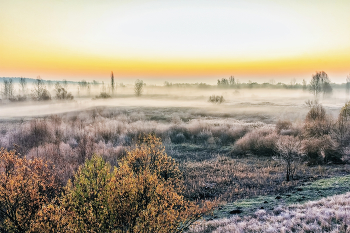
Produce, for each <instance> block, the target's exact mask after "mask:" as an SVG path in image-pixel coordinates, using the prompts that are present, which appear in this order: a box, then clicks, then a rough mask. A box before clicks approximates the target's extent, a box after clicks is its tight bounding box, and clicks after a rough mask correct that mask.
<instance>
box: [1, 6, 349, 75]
mask: <svg viewBox="0 0 350 233" xmlns="http://www.w3.org/2000/svg"><path fill="white" fill-rule="evenodd" d="M0 9H2V10H1V14H0V33H1V36H0V77H9V76H13V77H14V76H16V77H18V76H25V77H30V78H33V77H36V76H37V75H41V76H42V77H43V78H45V79H57V78H61V79H72V80H80V79H84V78H85V79H88V80H89V79H107V78H109V74H110V72H111V71H113V72H114V74H115V76H116V78H124V79H132V80H134V79H135V78H163V79H167V78H168V77H172V78H179V79H181V78H182V79H186V80H187V79H191V78H193V80H196V78H197V79H198V78H200V77H205V78H213V80H215V79H216V78H219V77H226V76H229V75H235V77H237V78H239V79H240V80H248V79H250V80H253V81H257V82H261V81H266V80H269V79H276V80H279V79H281V81H286V80H289V79H290V78H291V77H293V78H296V79H297V80H301V79H303V78H309V77H311V74H312V73H314V72H315V71H319V70H324V71H326V72H327V73H328V74H329V75H330V78H331V80H332V81H335V82H345V78H346V75H347V74H349V73H350V30H349V29H350V14H349V13H348V12H350V1H345V0H335V1H326V0H309V1H302V0H296V1H286V0H285V1H283V0H282V1H277V0H260V1H258V0H247V1H243V0H237V1H227V0H218V1H209V0H208V1H207V0H202V1H184V0H179V1H176V2H174V1H168V0H162V1H145V0H144V1H141V0H133V1H121V0H115V1H112V0H104V1H97V0H96V1H95V0H85V1H83V0H73V1H68V0H32V1H25V0H11V1H0ZM198 81H199V82H200V79H198Z"/></svg>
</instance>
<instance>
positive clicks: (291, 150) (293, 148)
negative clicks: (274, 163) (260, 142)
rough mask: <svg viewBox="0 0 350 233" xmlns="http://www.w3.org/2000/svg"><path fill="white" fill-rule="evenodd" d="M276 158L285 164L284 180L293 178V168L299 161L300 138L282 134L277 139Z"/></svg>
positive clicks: (294, 168)
mask: <svg viewBox="0 0 350 233" xmlns="http://www.w3.org/2000/svg"><path fill="white" fill-rule="evenodd" d="M276 147H277V152H278V155H277V157H276V158H277V159H278V160H280V161H281V162H282V163H283V164H285V169H286V181H290V179H293V176H294V173H295V170H296V168H297V166H298V164H299V163H300V159H301V154H300V152H299V151H300V150H299V149H300V140H298V139H296V138H295V137H293V136H282V137H281V138H280V139H279V140H278V141H277V145H276Z"/></svg>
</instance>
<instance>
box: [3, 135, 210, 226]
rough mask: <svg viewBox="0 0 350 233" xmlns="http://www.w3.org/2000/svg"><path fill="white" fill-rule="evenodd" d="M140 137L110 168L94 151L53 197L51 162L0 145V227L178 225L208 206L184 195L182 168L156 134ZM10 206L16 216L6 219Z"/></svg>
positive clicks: (199, 213)
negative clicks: (1, 209) (2, 208)
mask: <svg viewBox="0 0 350 233" xmlns="http://www.w3.org/2000/svg"><path fill="white" fill-rule="evenodd" d="M142 140H143V141H142V142H141V144H140V145H138V146H137V147H136V148H135V149H134V150H131V151H129V152H128V154H127V156H126V157H124V158H123V159H122V160H121V161H119V163H118V165H119V166H118V167H115V168H114V169H112V168H111V166H110V165H109V164H108V163H106V162H105V161H104V160H103V159H102V158H101V157H99V156H96V155H95V156H93V157H92V159H91V160H87V161H86V162H85V164H84V166H82V167H81V168H80V169H79V170H78V172H77V173H76V175H75V177H74V179H73V181H68V183H67V185H66V187H65V189H64V192H63V193H62V197H61V198H60V199H54V200H51V197H55V196H56V195H57V194H58V190H59V188H58V186H57V185H56V183H55V178H54V176H53V175H52V173H51V171H50V168H52V166H50V165H47V164H45V163H44V162H43V161H41V160H38V159H34V160H26V159H25V158H19V157H18V156H15V154H14V152H7V151H4V150H1V151H0V175H1V180H0V204H2V203H5V202H6V211H7V212H6V213H7V215H8V216H5V221H3V222H1V223H0V227H3V228H5V229H12V230H13V231H16V230H19V231H20V230H22V229H25V231H28V232H51V231H53V232H135V233H136V232H172V231H174V232H180V231H182V230H183V229H184V228H185V227H186V226H188V224H190V223H192V222H193V221H194V220H196V219H197V218H198V217H200V216H201V215H202V214H203V213H204V212H206V211H208V210H209V209H210V208H211V206H210V205H209V204H208V205H203V206H202V207H199V206H197V205H196V204H195V203H192V202H189V201H186V200H185V199H184V197H183V196H182V195H181V192H182V187H183V186H182V175H181V172H180V170H179V168H178V166H177V164H176V163H175V161H174V160H173V159H172V158H170V157H168V156H167V155H166V153H165V151H164V147H163V146H162V144H161V142H160V139H159V138H156V137H155V136H152V135H148V136H146V137H145V138H143V139H142ZM15 202H19V204H18V205H15V204H14V203H15ZM13 211H14V213H15V214H16V217H17V220H16V221H17V222H14V221H12V220H11V213H12V212H13ZM28 213H29V214H28ZM31 213H32V214H31ZM12 230H11V231H12Z"/></svg>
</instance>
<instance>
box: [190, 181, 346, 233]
mask: <svg viewBox="0 0 350 233" xmlns="http://www.w3.org/2000/svg"><path fill="white" fill-rule="evenodd" d="M349 191H350V176H343V177H333V178H329V179H321V180H318V181H316V182H313V183H311V184H308V185H305V186H301V187H297V188H295V190H294V191H293V192H291V193H289V194H284V195H280V196H277V195H275V196H260V197H257V198H252V199H246V200H239V201H237V202H235V203H231V204H227V205H225V206H223V207H221V208H220V209H219V210H217V211H215V212H214V214H213V215H214V217H213V216H211V217H210V218H209V217H208V220H206V221H205V220H203V221H200V222H197V223H196V224H194V225H193V226H191V228H190V230H189V232H191V233H195V232H196V233H198V232H350V229H348V228H349V227H348V225H349V223H350V192H349ZM345 192H346V193H345ZM339 193H345V194H340V195H334V194H339ZM276 196H277V197H278V198H277V199H276ZM325 196H328V197H325ZM322 197H324V198H322ZM320 198H322V199H320ZM307 200H309V201H307ZM310 200H311V201H310ZM297 202H300V203H299V204H296V203H297ZM233 209H235V210H239V211H240V212H242V213H240V214H230V213H229V210H233ZM231 213H232V212H231Z"/></svg>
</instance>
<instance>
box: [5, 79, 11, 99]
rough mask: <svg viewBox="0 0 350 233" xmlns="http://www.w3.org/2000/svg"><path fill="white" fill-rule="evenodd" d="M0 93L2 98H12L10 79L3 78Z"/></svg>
mask: <svg viewBox="0 0 350 233" xmlns="http://www.w3.org/2000/svg"><path fill="white" fill-rule="evenodd" d="M2 95H3V97H4V99H12V98H13V83H12V79H9V80H7V79H4V86H3V90H2Z"/></svg>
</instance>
